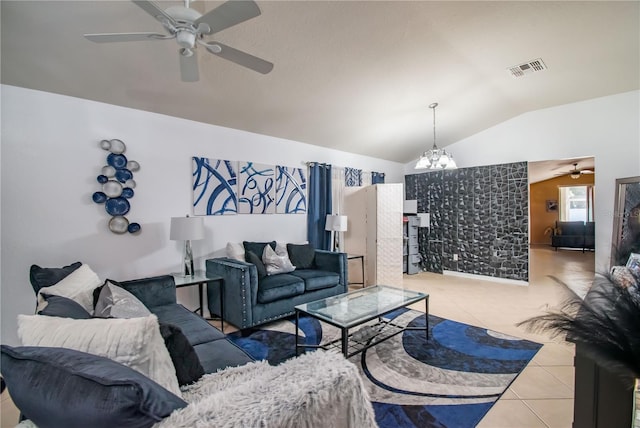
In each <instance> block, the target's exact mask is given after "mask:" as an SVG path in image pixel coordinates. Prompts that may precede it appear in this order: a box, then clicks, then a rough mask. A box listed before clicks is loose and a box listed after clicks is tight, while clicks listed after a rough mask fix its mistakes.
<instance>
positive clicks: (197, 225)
mask: <svg viewBox="0 0 640 428" xmlns="http://www.w3.org/2000/svg"><path fill="white" fill-rule="evenodd" d="M169 239H171V240H172V241H184V254H183V258H182V275H184V276H193V274H194V273H195V270H194V268H193V251H192V250H191V241H197V240H199V239H204V222H203V221H202V217H189V215H187V216H186V217H171V231H170V233H169Z"/></svg>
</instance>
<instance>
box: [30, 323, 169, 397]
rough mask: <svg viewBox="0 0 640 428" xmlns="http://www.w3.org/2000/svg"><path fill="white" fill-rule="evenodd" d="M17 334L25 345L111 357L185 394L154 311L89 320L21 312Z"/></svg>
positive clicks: (160, 383)
mask: <svg viewBox="0 0 640 428" xmlns="http://www.w3.org/2000/svg"><path fill="white" fill-rule="evenodd" d="M18 337H19V338H20V341H21V342H22V345H23V346H52V347H61V348H68V349H75V350H77V351H82V352H87V353H89V354H93V355H99V356H102V357H106V358H109V359H111V360H113V361H117V362H119V363H121V364H124V365H125V366H127V367H131V368H132V369H134V370H137V371H139V372H140V373H142V374H143V375H145V376H147V377H148V378H149V379H151V380H153V381H154V382H156V383H157V384H159V385H161V386H162V387H164V388H165V389H167V390H169V391H171V392H173V393H174V394H176V395H177V396H178V397H182V394H181V393H180V387H179V385H178V378H177V377H176V371H175V367H174V366H173V362H172V361H171V357H170V355H169V351H167V348H166V346H165V344H164V340H163V339H162V336H161V335H160V327H159V326H158V318H156V316H155V315H149V316H148V317H144V318H129V319H116V318H110V319H104V318H93V319H88V320H76V319H71V318H61V317H48V316H44V315H18Z"/></svg>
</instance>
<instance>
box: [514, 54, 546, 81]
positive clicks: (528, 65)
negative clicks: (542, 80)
mask: <svg viewBox="0 0 640 428" xmlns="http://www.w3.org/2000/svg"><path fill="white" fill-rule="evenodd" d="M546 69H547V66H546V65H545V64H544V62H543V61H542V59H540V58H538V59H534V60H532V61H529V62H525V63H524V64H519V65H514V66H513V67H509V68H507V70H508V71H509V73H511V75H512V76H513V77H522V76H524V75H525V74H531V73H537V72H538V71H543V70H546Z"/></svg>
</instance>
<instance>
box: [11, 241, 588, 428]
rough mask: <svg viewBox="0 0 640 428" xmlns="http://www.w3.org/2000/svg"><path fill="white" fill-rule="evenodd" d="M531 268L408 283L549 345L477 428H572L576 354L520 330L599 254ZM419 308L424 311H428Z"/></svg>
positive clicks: (581, 282) (533, 263)
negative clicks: (520, 276)
mask: <svg viewBox="0 0 640 428" xmlns="http://www.w3.org/2000/svg"><path fill="white" fill-rule="evenodd" d="M530 267H531V269H530V271H531V274H530V275H531V277H530V279H529V286H528V287H527V286H519V285H510V284H502V283H498V282H493V281H486V280H477V279H467V278H460V277H456V276H449V275H438V274H431V273H421V274H418V275H411V276H405V280H404V286H405V287H407V288H411V289H415V290H418V291H426V292H427V293H429V295H430V297H429V309H430V312H431V313H432V314H434V315H438V316H441V317H444V318H449V319H453V320H456V321H461V322H464V323H467V324H472V325H476V326H482V327H485V328H489V329H492V330H495V331H499V332H501V333H507V334H511V335H513V336H518V337H522V338H526V339H530V340H534V341H536V342H539V343H543V344H544V346H543V347H542V349H541V350H540V351H539V352H538V354H537V355H536V356H535V358H534V359H533V360H532V361H531V362H530V363H529V365H528V366H527V367H526V368H525V369H524V371H523V372H522V373H521V374H520V376H518V378H517V379H516V380H515V382H513V384H512V385H511V387H510V388H509V389H508V390H507V391H506V392H505V394H504V395H503V396H502V398H501V399H500V400H499V401H498V402H497V403H496V404H495V405H494V406H493V408H492V409H491V410H490V411H489V413H488V414H487V415H486V416H485V418H484V419H483V420H482V421H481V422H480V424H479V425H478V427H480V428H501V427H505V428H528V427H541V428H544V427H548V428H571V423H572V420H573V375H574V372H573V354H574V350H573V347H572V346H571V345H570V344H567V343H565V342H563V341H561V340H557V339H556V340H554V339H551V338H549V337H547V336H543V335H539V334H533V333H528V332H526V331H525V330H524V329H522V328H519V327H516V326H515V324H516V323H517V322H518V321H522V320H524V319H526V318H528V317H531V316H534V315H537V314H540V313H542V312H543V311H544V310H545V309H546V308H548V307H553V306H556V305H558V304H559V303H560V302H562V300H563V299H564V298H565V297H566V296H567V295H568V294H567V291H566V287H564V286H563V285H561V283H563V282H564V283H566V284H567V285H569V286H570V287H571V288H572V289H574V291H576V292H578V293H582V292H584V290H585V288H587V287H588V285H589V283H590V281H591V280H592V278H593V271H594V255H593V253H582V252H580V251H558V252H555V251H553V250H552V249H550V248H548V247H534V248H532V249H531V258H530ZM415 309H417V310H424V306H419V307H416V308H415ZM231 330H232V328H229V332H230V331H231ZM225 331H227V326H225ZM1 398H2V407H1V421H0V427H13V426H14V425H15V424H16V421H17V419H18V411H17V410H16V408H15V406H14V405H13V403H12V402H11V399H10V397H9V396H8V394H7V392H6V391H5V392H4V393H3V394H2V397H1Z"/></svg>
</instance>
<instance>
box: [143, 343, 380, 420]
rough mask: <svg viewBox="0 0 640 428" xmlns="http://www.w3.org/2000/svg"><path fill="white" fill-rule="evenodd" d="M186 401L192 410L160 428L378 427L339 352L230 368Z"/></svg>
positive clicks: (189, 391)
mask: <svg viewBox="0 0 640 428" xmlns="http://www.w3.org/2000/svg"><path fill="white" fill-rule="evenodd" d="M183 397H184V399H185V400H186V401H187V402H188V403H189V406H187V407H185V408H184V409H181V410H178V411H175V412H173V413H172V414H171V415H169V417H167V418H166V419H164V420H162V421H161V422H159V423H157V424H155V425H154V428H179V427H185V428H187V427H216V428H225V427H264V428H268V427H274V428H275V427H277V428H284V427H296V428H304V427H308V428H311V427H334V428H340V427H353V428H367V427H377V424H376V422H375V415H374V412H373V407H372V406H371V402H370V401H369V397H368V395H367V392H366V390H365V387H364V385H363V383H362V378H361V377H360V373H359V372H358V368H357V367H356V366H355V365H354V364H353V363H351V362H349V361H347V360H346V359H345V358H344V357H343V356H342V354H338V353H336V352H324V351H316V352H311V353H308V354H303V355H301V356H299V357H297V358H294V359H291V360H288V361H285V362H284V363H282V364H280V365H278V366H270V365H269V364H268V363H267V362H266V361H256V362H254V363H249V364H246V365H244V366H241V367H232V368H228V369H226V370H223V371H220V372H218V373H213V374H208V375H205V376H203V377H202V378H201V379H200V380H199V381H198V382H196V383H194V384H193V385H189V386H187V387H184V388H183Z"/></svg>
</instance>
